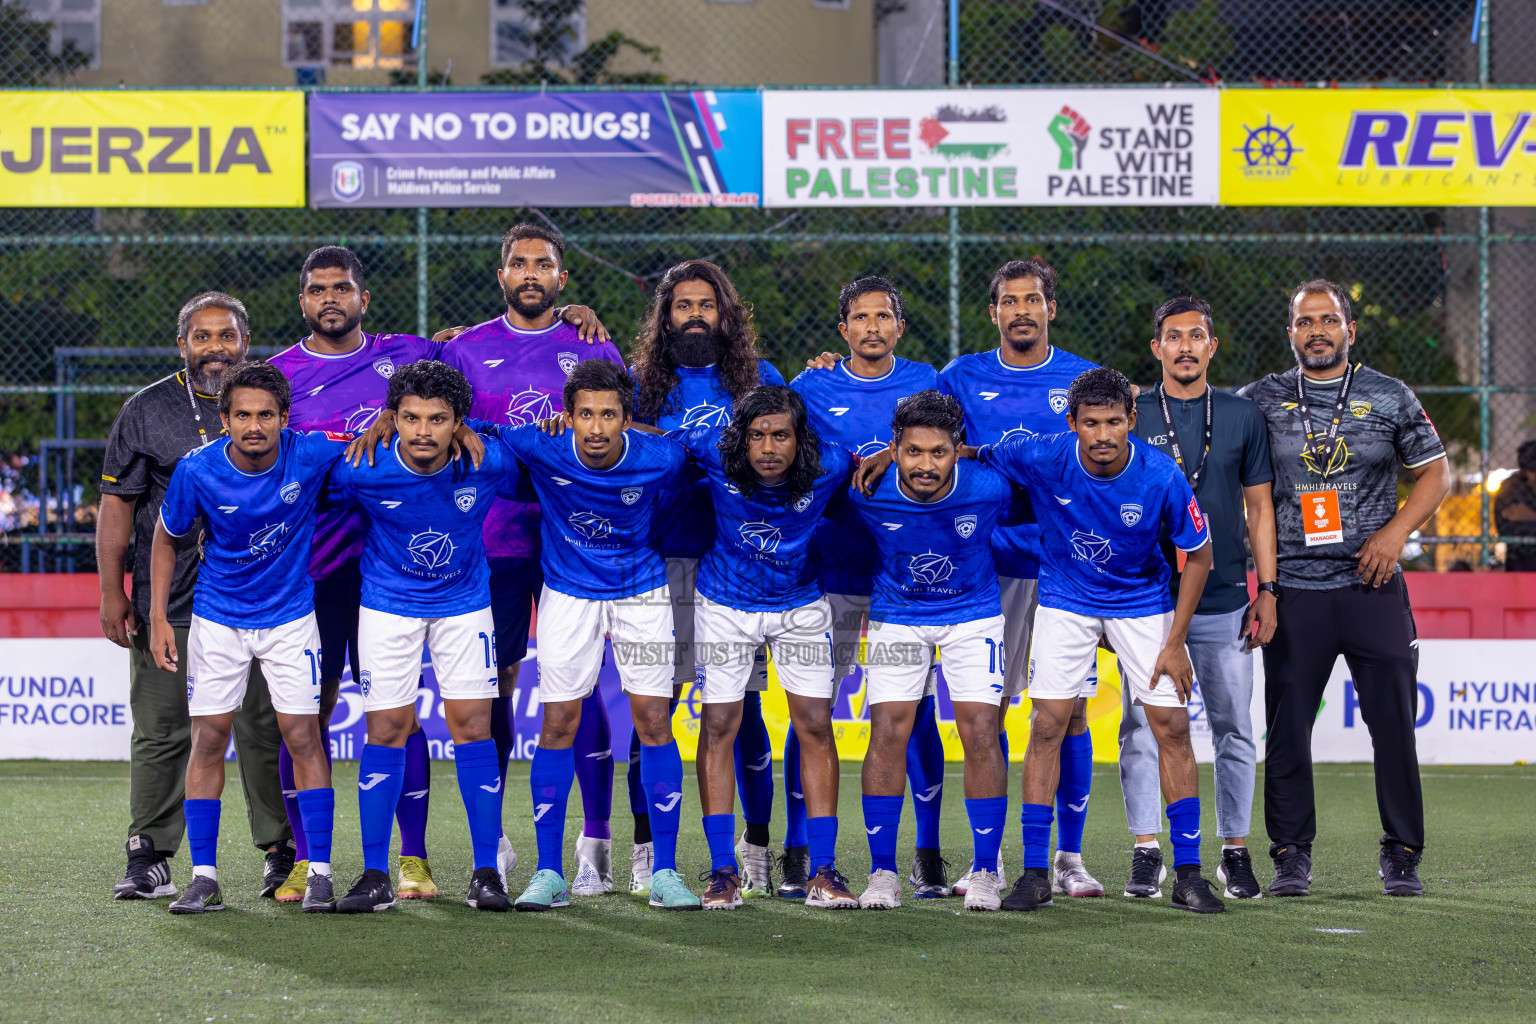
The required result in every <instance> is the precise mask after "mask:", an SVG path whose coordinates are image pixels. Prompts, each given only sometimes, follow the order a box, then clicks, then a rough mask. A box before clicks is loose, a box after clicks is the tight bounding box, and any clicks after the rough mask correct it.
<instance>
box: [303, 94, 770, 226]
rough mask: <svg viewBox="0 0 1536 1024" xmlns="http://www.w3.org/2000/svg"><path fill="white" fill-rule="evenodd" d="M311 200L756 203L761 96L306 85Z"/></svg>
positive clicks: (404, 204) (389, 204) (374, 203)
mask: <svg viewBox="0 0 1536 1024" xmlns="http://www.w3.org/2000/svg"><path fill="white" fill-rule="evenodd" d="M309 152H310V156H309V202H310V205H311V206H316V207H337V206H381V207H411V206H450V207H459V206H493V207H511V206H529V205H542V206H757V205H758V204H759V198H760V193H761V192H762V180H763V175H762V101H761V99H760V98H759V96H758V94H757V93H756V92H715V91H709V90H704V91H699V92H633V93H630V92H563V93H562V92H548V93H516V92H463V93H444V92H439V93H315V94H313V95H311V96H310V99H309Z"/></svg>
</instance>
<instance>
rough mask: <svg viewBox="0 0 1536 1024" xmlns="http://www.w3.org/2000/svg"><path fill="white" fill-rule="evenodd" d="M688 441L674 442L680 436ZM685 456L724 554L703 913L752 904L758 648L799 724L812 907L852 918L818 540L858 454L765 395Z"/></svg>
mask: <svg viewBox="0 0 1536 1024" xmlns="http://www.w3.org/2000/svg"><path fill="white" fill-rule="evenodd" d="M674 436H675V435H674ZM680 440H681V441H682V443H683V445H684V446H685V447H686V448H687V449H688V452H689V454H690V455H691V456H693V459H694V461H695V462H696V463H697V464H698V466H699V468H700V469H702V470H703V473H704V476H705V480H706V481H707V483H708V486H709V489H710V496H711V498H712V499H713V503H714V510H715V521H714V526H715V536H714V544H713V546H712V547H711V548H710V549H709V552H708V553H707V554H706V555H705V556H704V558H703V560H702V562H701V563H700V565H699V574H698V588H699V606H698V610H697V622H696V623H695V625H696V627H697V637H698V651H699V657H698V662H699V667H700V676H699V678H700V684H699V689H700V691H701V693H702V695H703V702H704V713H703V719H704V720H703V723H702V728H701V729H700V733H699V800H700V803H701V804H702V806H703V811H704V835H705V837H706V838H707V839H708V840H709V855H710V876H709V886H708V888H707V889H706V891H705V893H704V909H706V910H717V909H724V910H729V909H732V908H735V907H737V906H740V905H741V879H740V876H739V874H738V872H737V863H736V853H735V851H734V850H733V849H732V843H733V842H734V840H735V838H736V816H735V814H734V813H732V812H733V811H734V809H735V800H736V794H735V792H734V791H735V786H734V785H733V781H734V776H735V773H734V770H733V765H732V754H731V749H732V748H733V747H734V746H735V743H736V733H737V731H738V729H739V727H740V725H741V718H742V707H743V704H744V700H745V697H746V692H747V683H748V680H749V678H750V677H751V676H752V674H753V668H754V664H755V662H756V660H757V657H756V656H757V651H758V648H759V647H760V646H761V645H763V644H764V643H766V644H767V645H768V646H769V647H770V648H771V649H772V651H773V660H774V665H775V666H776V667H777V669H778V675H779V682H780V683H781V684H782V685H783V687H784V692H785V696H786V698H787V700H788V702H789V717H790V720H791V721H792V722H793V723H794V725H795V728H796V732H797V733H798V734H799V736H800V744H799V755H798V756H799V758H800V762H801V764H800V769H801V770H800V772H799V775H800V780H801V781H800V789H801V790H802V791H803V792H804V793H805V805H806V809H807V811H808V813H809V815H810V817H809V819H808V820H807V822H806V830H807V833H808V835H809V836H810V877H809V878H808V880H807V883H808V884H807V886H806V893H805V902H806V904H807V905H808V906H813V907H829V908H831V907H841V908H853V907H857V906H858V900H857V899H856V898H855V897H854V895H853V894H852V893H851V892H849V891H848V883H847V881H846V879H844V878H843V876H842V875H841V874H840V873H838V870H837V868H836V866H835V863H834V862H835V856H836V848H837V773H838V762H837V746H836V743H835V742H834V740H833V737H832V697H833V695H834V693H835V691H836V685H837V681H836V679H835V678H834V674H833V671H832V666H833V659H832V652H831V650H830V649H829V644H828V641H827V632H826V631H827V627H828V623H829V620H830V618H831V608H830V606H829V605H828V604H827V598H826V595H825V594H824V593H823V592H822V589H821V581H820V579H819V568H818V566H817V562H816V560H815V559H814V558H813V557H812V551H811V547H812V540H813V538H814V536H815V534H816V528H817V526H818V524H819V523H820V522H821V518H822V514H823V513H824V512H825V511H826V508H827V505H828V503H829V502H831V501H832V500H833V499H834V498H836V497H837V496H838V494H839V493H840V492H841V491H842V490H843V489H844V488H845V487H847V485H848V476H849V472H850V470H851V469H852V467H853V463H854V456H853V455H852V454H851V453H850V452H849V451H848V450H847V449H846V448H842V447H840V446H836V445H823V444H822V442H821V440H820V439H819V438H818V437H817V436H816V431H815V430H814V429H813V428H812V427H811V426H810V424H809V422H808V421H807V419H806V411H805V403H804V402H803V401H801V399H800V396H799V395H797V394H796V393H795V392H793V391H791V390H789V389H788V388H786V387H782V386H776V385H768V386H763V387H757V388H753V389H752V390H751V391H748V392H747V393H746V394H745V395H743V396H742V397H741V399H740V400H739V401H737V403H736V407H735V413H734V416H733V418H732V420H731V422H730V424H729V425H728V426H726V427H725V428H724V429H723V430H722V429H721V428H720V427H717V426H713V425H709V424H701V425H699V426H696V427H694V428H692V429H691V430H689V431H687V432H686V433H683V434H682V435H681V437H680Z"/></svg>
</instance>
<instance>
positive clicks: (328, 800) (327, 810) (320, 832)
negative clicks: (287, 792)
mask: <svg viewBox="0 0 1536 1024" xmlns="http://www.w3.org/2000/svg"><path fill="white" fill-rule="evenodd" d="M299 817H300V818H301V819H302V820H303V823H304V838H305V840H307V841H308V843H309V863H310V864H311V865H315V864H329V863H330V862H331V837H332V835H333V834H334V832H335V829H336V791H335V790H334V789H332V788H331V787H330V786H326V787H325V788H324V789H301V790H299Z"/></svg>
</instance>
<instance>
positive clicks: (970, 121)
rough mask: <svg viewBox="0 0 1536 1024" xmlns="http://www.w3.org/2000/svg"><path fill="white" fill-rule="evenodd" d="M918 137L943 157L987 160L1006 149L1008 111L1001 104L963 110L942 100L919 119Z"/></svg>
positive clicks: (930, 149)
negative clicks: (931, 112) (944, 103)
mask: <svg viewBox="0 0 1536 1024" xmlns="http://www.w3.org/2000/svg"><path fill="white" fill-rule="evenodd" d="M918 138H920V139H922V140H923V144H924V145H925V146H927V147H928V151H929V152H930V153H934V154H936V155H938V156H942V157H943V158H944V159H946V160H957V159H962V158H964V159H971V160H991V159H992V158H993V157H995V156H997V155H998V154H999V153H1003V152H1005V151H1006V150H1007V149H1008V115H1007V114H1005V113H1004V112H1003V109H1002V108H1001V107H984V108H982V109H981V110H966V109H964V108H962V107H954V106H949V105H947V104H946V105H945V106H942V107H940V108H939V109H938V110H937V111H935V112H934V114H933V116H932V117H925V118H923V119H922V120H921V121H920V122H919V124H918Z"/></svg>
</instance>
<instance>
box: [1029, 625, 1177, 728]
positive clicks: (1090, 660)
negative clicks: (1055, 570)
mask: <svg viewBox="0 0 1536 1024" xmlns="http://www.w3.org/2000/svg"><path fill="white" fill-rule="evenodd" d="M1172 628H1173V612H1164V613H1162V614H1161V615H1145V616H1142V617H1140V618H1129V619H1103V618H1096V617H1093V616H1089V615H1078V614H1077V613H1076V612H1068V611H1062V610H1061V609H1059V608H1041V609H1039V610H1038V611H1037V612H1036V613H1035V636H1034V646H1033V647H1032V648H1030V652H1029V697H1030V699H1031V700H1070V699H1074V698H1077V697H1088V696H1092V694H1090V693H1089V692H1088V684H1087V683H1086V682H1083V681H1082V680H1084V679H1085V678H1087V677H1088V676H1089V675H1090V674H1091V675H1092V677H1093V685H1094V687H1095V688H1096V687H1097V685H1098V672H1097V671H1096V670H1095V668H1096V666H1097V664H1098V657H1099V637H1101V636H1103V637H1108V638H1109V643H1110V646H1111V647H1113V648H1114V649H1115V655H1116V657H1118V658H1119V660H1120V686H1121V688H1122V689H1123V690H1124V691H1125V693H1126V694H1128V695H1129V696H1130V698H1131V703H1133V704H1150V705H1152V706H1153V707H1163V708H1177V707H1182V706H1183V704H1182V703H1181V702H1180V701H1179V694H1178V691H1177V690H1175V689H1174V686H1173V680H1172V679H1170V678H1168V677H1167V676H1163V677H1162V678H1161V679H1159V680H1158V682H1157V686H1156V687H1153V686H1151V685H1150V682H1151V678H1152V666H1153V665H1156V664H1157V656H1158V655H1159V654H1160V653H1162V650H1163V644H1164V643H1165V642H1167V640H1168V633H1169V631H1170V630H1171V629H1172Z"/></svg>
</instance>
